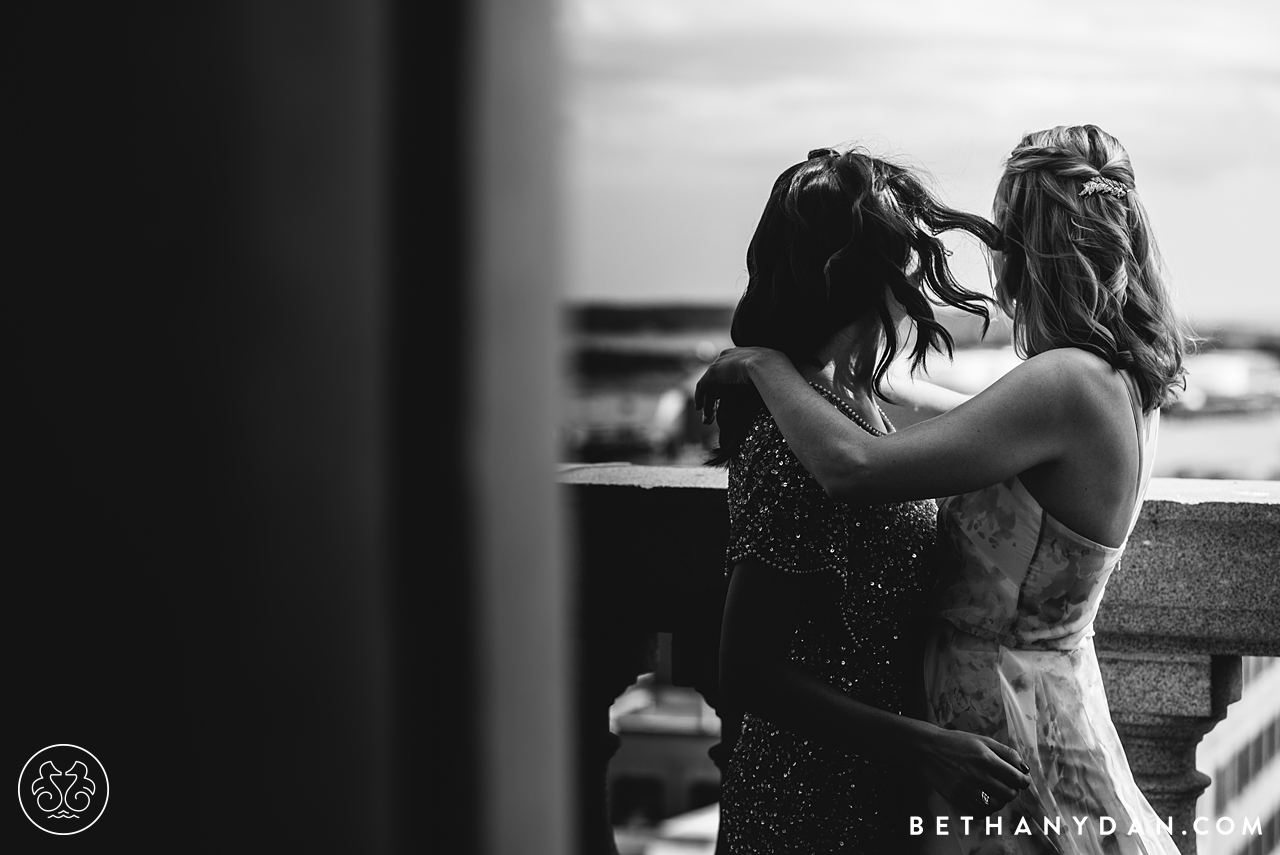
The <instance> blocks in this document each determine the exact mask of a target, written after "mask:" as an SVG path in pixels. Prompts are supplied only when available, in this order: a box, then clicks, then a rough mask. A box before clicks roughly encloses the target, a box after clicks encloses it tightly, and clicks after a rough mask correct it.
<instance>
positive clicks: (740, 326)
mask: <svg viewBox="0 0 1280 855" xmlns="http://www.w3.org/2000/svg"><path fill="white" fill-rule="evenodd" d="M956 229H959V230H962V231H966V232H969V233H970V234H972V235H974V236H975V237H977V238H978V239H980V240H981V241H983V243H985V244H987V245H988V246H991V245H993V244H994V243H996V242H997V241H998V240H999V232H998V230H997V229H996V228H995V227H994V226H993V225H992V224H991V223H989V222H988V221H987V220H985V219H984V218H982V217H979V216H976V215H973V214H967V213H964V212H962V211H957V210H953V209H951V208H947V207H945V206H943V205H941V204H940V203H939V202H938V201H937V200H936V199H934V198H933V196H932V195H931V194H930V193H929V191H928V190H927V189H926V188H925V187H924V185H923V184H922V183H921V182H920V180H919V179H918V178H917V177H916V176H915V175H913V174H912V173H911V172H910V171H909V170H907V169H904V168H903V167H900V166H897V165H895V164H892V163H889V162H886V161H884V160H881V159H878V158H874V157H871V156H870V155H867V154H865V153H863V152H860V151H857V150H850V151H845V152H839V151H836V150H834V149H829V148H825V149H816V150H814V151H811V152H809V158H808V160H806V161H804V162H803V163H797V164H796V165H794V166H792V167H790V168H789V169H787V170H786V171H785V172H783V173H782V175H780V176H778V179H777V181H775V182H774V185H773V191H772V192H771V193H770V194H769V201H768V202H766V203H765V208H764V213H763V215H761V217H760V223H759V225H757V226H756V231H755V235H754V236H753V237H752V238H751V244H750V246H749V247H748V249H747V272H748V274H749V276H750V279H749V281H748V284H747V289H746V292H745V293H744V294H743V295H742V299H741V300H740V301H739V302H738V308H737V310H736V311H735V312H734V315H733V328H732V335H733V341H734V344H736V345H738V346H740V347H742V346H750V345H758V346H764V347H771V348H774V349H776V350H781V351H783V352H784V353H786V354H787V355H788V356H789V357H791V359H792V361H793V362H796V363H801V362H804V361H807V360H813V359H814V358H815V354H816V353H817V352H818V351H819V350H820V349H821V348H822V347H824V346H825V345H826V344H827V342H828V341H829V340H830V339H831V337H832V335H834V334H835V333H836V332H838V331H839V330H841V329H843V328H844V327H846V326H848V325H849V324H851V323H853V322H855V321H859V320H862V319H863V318H865V317H867V316H868V315H869V314H870V315H874V316H875V317H876V318H878V320H879V344H878V353H877V358H876V363H875V369H874V374H873V379H872V383H873V387H874V389H875V391H876V393H877V394H879V395H881V396H882V397H883V396H884V395H883V391H882V389H881V384H882V381H883V379H884V376H885V373H886V372H887V371H888V369H889V365H890V363H891V362H892V361H893V359H894V357H895V356H896V355H897V353H898V350H899V348H900V347H901V343H900V341H899V336H898V331H897V328H896V327H897V325H896V323H895V322H894V319H893V317H892V315H891V312H890V304H889V298H888V295H889V294H892V296H893V299H894V300H896V301H897V302H898V303H899V304H901V306H902V307H903V308H904V309H905V310H906V314H907V317H909V318H910V319H911V321H912V322H913V323H914V324H915V327H916V331H917V334H916V338H915V343H914V344H913V345H912V348H911V369H912V371H914V370H916V369H917V368H919V367H920V366H921V365H923V364H924V362H925V357H926V354H927V353H928V352H929V351H930V350H936V351H939V352H943V351H945V352H946V353H947V355H948V357H950V356H951V354H952V349H953V346H954V342H953V340H952V338H951V335H950V333H948V332H947V330H946V328H945V327H944V326H943V325H942V324H941V323H940V322H939V321H938V320H937V318H935V317H934V312H933V306H934V305H939V306H941V305H947V306H952V307H955V308H958V309H962V310H963V311H965V312H968V313H970V314H973V315H977V316H980V317H981V318H982V319H983V332H984V333H985V331H986V326H987V324H988V323H990V314H989V312H988V308H987V303H989V302H991V301H990V299H989V298H987V297H985V296H983V295H981V294H978V293H975V292H973V291H969V290H966V289H965V288H962V287H961V286H960V285H959V284H958V283H957V282H956V280H955V278H954V277H953V276H952V274H951V270H950V268H948V266H947V255H948V254H949V253H948V252H947V250H946V248H945V247H944V246H943V244H942V242H941V241H940V240H939V239H938V237H937V236H938V235H939V234H941V233H942V232H945V231H950V230H956ZM727 392H728V394H726V395H725V396H724V397H723V398H722V399H721V402H720V406H719V410H718V412H717V416H716V421H717V422H718V423H719V425H720V447H719V448H717V449H716V450H715V452H713V456H712V458H711V460H709V461H708V463H709V464H711V465H719V464H723V463H727V462H728V461H729V459H731V458H732V457H733V455H734V454H735V453H736V452H737V449H738V446H739V445H741V443H742V439H743V436H744V434H745V432H746V430H747V428H749V427H750V425H751V421H752V420H753V419H754V418H755V416H756V414H757V413H758V412H759V411H760V409H761V408H762V407H763V403H762V402H761V399H760V396H759V394H758V393H757V392H756V391H755V389H754V388H753V387H741V388H737V387H735V388H732V389H729V390H727Z"/></svg>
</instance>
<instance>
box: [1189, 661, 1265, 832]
mask: <svg viewBox="0 0 1280 855" xmlns="http://www.w3.org/2000/svg"><path fill="white" fill-rule="evenodd" d="M1278 662H1280V660H1276V659H1272V658H1263V657H1254V656H1246V657H1245V658H1244V663H1243V677H1244V686H1243V689H1242V690H1241V696H1240V700H1238V701H1236V702H1235V703H1234V704H1232V705H1231V706H1230V707H1228V709H1227V717H1226V718H1225V719H1223V720H1222V721H1221V722H1220V723H1219V724H1218V726H1217V727H1215V728H1214V729H1213V730H1212V731H1210V732H1209V733H1208V734H1207V735H1206V736H1205V737H1204V739H1203V740H1201V742H1200V745H1199V746H1198V747H1197V749H1196V768H1197V769H1199V770H1200V771H1201V772H1204V773H1205V774H1207V775H1209V776H1210V777H1211V778H1212V779H1213V781H1212V783H1210V784H1209V789H1207V790H1205V792H1204V795H1202V796H1201V797H1200V801H1199V802H1198V803H1197V805H1196V808H1197V809H1196V815H1197V816H1202V817H1208V822H1207V823H1205V824H1204V825H1203V826H1202V827H1206V828H1208V830H1209V832H1210V833H1209V834H1206V835H1205V836H1203V837H1199V838H1198V840H1197V843H1198V847H1199V849H1198V851H1199V853H1200V855H1275V853H1280V761H1277V759H1276V753H1277V751H1280V667H1277V663H1278ZM1246 821H1247V822H1250V823H1252V822H1254V821H1256V822H1257V824H1258V825H1259V826H1260V827H1261V831H1262V833H1261V834H1260V835H1257V834H1244V833H1243V831H1244V828H1245V823H1246Z"/></svg>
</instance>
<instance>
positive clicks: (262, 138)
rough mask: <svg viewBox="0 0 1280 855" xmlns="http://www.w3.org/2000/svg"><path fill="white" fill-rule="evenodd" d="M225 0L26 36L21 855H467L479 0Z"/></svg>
mask: <svg viewBox="0 0 1280 855" xmlns="http://www.w3.org/2000/svg"><path fill="white" fill-rule="evenodd" d="M31 5H33V6H34V5H36V4H31ZM209 6H210V8H209V9H204V10H197V9H196V8H195V7H194V5H193V4H155V5H153V6H145V5H136V4H135V5H123V4H97V5H96V6H91V5H89V4H85V5H84V6H82V7H71V6H65V5H64V6H58V7H56V8H51V7H49V6H46V5H41V6H40V8H39V9H35V10H31V11H29V12H28V13H26V14H25V15H24V16H23V17H22V18H20V19H11V20H10V23H9V25H8V26H7V27H6V29H7V30H8V36H9V40H10V41H11V42H13V45H12V47H13V48H14V50H12V51H10V52H9V55H10V56H11V57H12V58H13V63H14V66H15V68H14V72H13V74H12V75H11V77H10V79H11V81H12V84H11V85H12V88H13V89H14V98H15V100H14V101H12V102H11V103H12V104H15V105H16V110H13V111H11V112H10V113H9V115H8V116H7V117H6V126H7V128H8V129H9V132H10V133H11V134H13V135H15V136H17V137H18V139H19V142H20V144H21V154H20V155H16V156H14V157H12V159H11V160H10V162H9V163H8V164H6V168H5V178H4V182H5V183H4V199H5V202H6V204H7V206H8V207H9V210H10V221H11V222H12V223H13V224H14V225H13V228H12V229H11V231H10V233H9V235H8V238H9V240H8V241H7V243H8V245H9V249H10V250H11V253H12V255H11V256H10V261H9V269H8V271H7V273H6V275H5V277H4V278H5V285H4V293H5V304H6V310H5V311H4V316H5V323H6V327H7V328H8V329H9V332H10V335H9V336H8V339H9V341H11V342H13V343H14V347H13V362H12V365H13V367H14V372H13V374H14V376H13V381H12V383H11V384H10V389H11V391H12V393H13V394H12V396H11V397H10V399H9V401H8V406H7V407H6V411H7V413H8V417H7V418H6V421H7V422H8V423H9V425H10V427H11V428H14V429H15V430H14V433H13V434H11V438H10V440H9V445H8V448H7V453H6V455H5V458H6V462H7V466H6V470H7V473H8V477H6V478H5V483H6V486H7V487H8V493H9V499H10V502H9V504H10V507H11V509H12V510H11V512H10V514H9V516H8V520H7V523H8V524H7V526H6V543H7V546H8V548H7V549H6V557H7V560H6V562H5V563H6V565H7V570H8V572H7V574H6V575H7V577H8V578H9V579H12V580H13V581H14V584H13V586H12V587H11V588H10V589H9V594H8V596H7V597H6V602H7V604H8V609H7V612H8V620H6V624H7V626H8V631H9V644H8V646H7V648H8V651H9V654H8V662H9V665H10V674H11V675H12V682H11V688H10V692H9V693H8V695H9V699H10V703H9V704H8V705H7V706H9V707H10V708H11V710H13V711H14V712H15V716H14V718H11V719H10V721H11V724H10V726H9V738H8V741H7V744H8V751H7V754H6V756H7V757H8V759H9V768H10V769H11V773H12V774H14V775H16V774H17V772H18V770H19V769H21V767H22V764H23V763H24V762H25V760H26V758H27V757H29V756H30V755H31V754H32V753H34V752H35V751H37V750H38V749H40V748H42V747H44V746H45V745H49V744H52V743H58V742H71V743H75V744H78V745H82V746H84V747H85V748H88V749H89V750H91V751H93V752H94V753H95V754H96V755H97V756H98V757H99V759H100V760H101V761H102V762H103V765H104V766H105V768H106V770H107V772H108V773H109V775H110V780H111V789H112V796H111V800H110V803H109V807H108V808H107V810H106V812H105V813H104V815H103V817H102V819H101V820H100V821H99V823H98V824H97V825H96V826H94V827H93V828H91V829H89V830H87V831H86V832H84V833H82V834H80V835H77V836H76V837H73V838H55V837H51V836H49V835H46V834H44V833H42V832H40V831H38V830H36V829H35V828H34V827H32V826H30V825H29V824H27V822H26V820H25V819H24V818H23V817H22V815H21V813H18V812H16V811H15V812H14V813H13V814H12V816H13V822H14V823H15V824H16V825H17V826H19V827H18V828H16V829H15V830H14V831H15V834H14V836H11V837H10V839H12V840H16V841H18V843H19V846H18V847H17V849H15V851H43V850H44V849H46V848H48V849H53V848H57V849H58V850H59V851H71V850H79V851H87V850H92V851H104V850H106V849H107V848H108V847H115V846H117V845H118V847H119V851H153V850H154V851H200V850H202V849H205V848H207V849H209V850H217V851H265V850H267V849H276V848H280V847H282V846H287V847H288V849H289V850H290V851H294V850H299V851H300V850H303V849H306V850H310V851H341V852H356V851H360V852H371V851H400V850H405V851H407V850H410V849H412V850H414V851H422V850H423V849H424V848H426V847H427V843H426V841H428V840H431V841H434V842H435V843H436V844H437V845H441V846H447V847H448V849H449V851H468V849H469V848H470V847H469V846H468V844H467V843H466V841H469V840H473V839H474V833H475V824H476V815H477V814H476V798H475V795H474V793H475V786H476V785H475V781H474V774H473V772H472V768H473V766H474V757H475V736H474V732H473V731H474V728H473V721H474V719H475V713H476V707H475V699H474V691H473V686H472V677H471V674H472V672H473V668H472V654H471V650H472V643H471V636H470V633H469V623H468V622H469V617H468V615H469V613H470V611H469V602H470V596H471V593H470V589H469V584H470V583H469V581H468V580H469V578H470V576H469V568H468V566H467V561H466V559H465V557H464V556H465V550H464V540H465V538H466V532H467V530H468V526H467V519H466V512H465V510H464V509H465V507H466V506H465V503H464V502H462V501H459V500H458V499H460V498H461V497H463V496H464V495H465V492H466V488H465V484H464V478H463V475H462V471H461V463H460V462H459V455H458V454H456V453H452V454H451V453H450V450H451V449H453V450H456V449H457V448H458V447H459V443H460V442H461V435H462V427H461V419H460V418H458V417H451V416H450V414H449V412H450V411H449V409H448V407H447V406H446V407H444V408H442V406H441V401H445V402H453V405H454V406H455V407H456V406H459V404H462V403H465V394H464V390H463V389H462V383H461V380H460V379H457V378H459V377H460V376H461V373H460V370H459V365H460V363H461V360H462V354H463V352H464V345H465V342H464V341H463V340H462V333H461V330H462V329H463V328H464V324H463V318H462V309H461V295H462V293H463V281H464V275H465V270H464V269H463V268H464V264H463V260H462V256H461V255H460V254H459V253H458V252H457V247H458V246H460V245H464V244H465V235H464V234H463V230H462V227H461V226H460V225H458V223H460V222H462V220H461V218H458V217H447V216H446V217H444V218H443V219H442V218H439V217H437V216H434V214H436V213H438V212H439V211H445V212H449V211H462V210H464V209H465V199H464V194H463V192H462V190H461V188H460V185H459V180H458V178H457V177H456V173H454V172H453V171H452V170H451V169H449V168H448V167H447V166H446V167H445V168H437V167H438V166H439V165H441V164H445V165H447V164H449V163H451V162H453V159H454V158H455V157H456V154H457V151H458V150H459V149H460V147H461V141H460V137H459V133H458V128H459V127H460V125H461V122H460V119H461V117H462V109H461V104H462V100H461V96H460V94H459V93H460V91H461V89H460V86H461V74H460V68H461V66H462V63H461V58H460V56H461V54H460V47H459V45H461V44H464V43H465V39H464V38H463V36H464V33H463V26H464V25H463V20H462V14H461V9H462V4H460V3H433V4H409V3H403V4H398V3H388V4H385V5H380V4H367V3H361V2H354V0H348V1H347V2H341V0H331V1H330V2H322V3H309V4H281V3H250V2H243V3H220V4H209ZM441 498H444V499H445V501H439V500H440V499H441ZM440 687H447V692H441V691H440ZM444 696H447V700H445V699H444ZM15 719H16V720H15ZM441 784H443V785H444V786H443V787H440V786H438V785H441ZM451 838H452V839H451ZM126 846H127V847H128V848H127V849H126V848H125V847H126Z"/></svg>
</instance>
